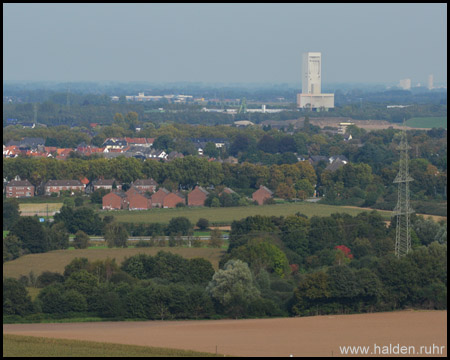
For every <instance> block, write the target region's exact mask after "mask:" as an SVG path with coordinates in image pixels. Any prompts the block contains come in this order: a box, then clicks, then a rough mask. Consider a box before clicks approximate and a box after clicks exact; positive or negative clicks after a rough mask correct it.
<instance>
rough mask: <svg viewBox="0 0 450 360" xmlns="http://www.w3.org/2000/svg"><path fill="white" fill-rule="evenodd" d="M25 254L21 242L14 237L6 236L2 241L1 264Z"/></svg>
mask: <svg viewBox="0 0 450 360" xmlns="http://www.w3.org/2000/svg"><path fill="white" fill-rule="evenodd" d="M26 252H27V250H25V249H24V248H23V243H22V241H20V240H19V238H18V237H17V236H15V235H8V236H7V237H5V238H4V239H3V262H5V261H9V260H14V259H17V258H18V257H19V256H22V255H24V254H25V253H26Z"/></svg>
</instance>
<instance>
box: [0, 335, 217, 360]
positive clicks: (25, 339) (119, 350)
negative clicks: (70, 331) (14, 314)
mask: <svg viewBox="0 0 450 360" xmlns="http://www.w3.org/2000/svg"><path fill="white" fill-rule="evenodd" d="M3 356H4V357H12V356H14V357H31V356H34V357H90V356H96V357H113V356H114V357H138V356H139V357H178V356H180V357H210V356H221V357H223V356H224V355H219V354H217V355H216V354H210V353H202V352H196V351H191V350H177V349H166V348H157V347H146V346H136V345H122V344H113V343H100V342H94V341H81V340H65V339H52V338H44V337H35V336H21V335H8V334H7V335H5V334H3Z"/></svg>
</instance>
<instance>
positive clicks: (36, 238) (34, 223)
mask: <svg viewBox="0 0 450 360" xmlns="http://www.w3.org/2000/svg"><path fill="white" fill-rule="evenodd" d="M10 235H15V236H17V237H18V238H19V240H20V241H21V242H22V244H23V247H24V249H26V250H28V251H29V252H30V253H32V254H34V253H42V252H46V251H48V250H49V244H48V236H47V233H46V232H45V231H44V228H43V226H42V225H41V223H40V222H39V220H38V219H37V217H31V216H22V217H21V218H20V219H19V220H17V221H16V222H15V223H14V225H13V226H12V227H11V231H10Z"/></svg>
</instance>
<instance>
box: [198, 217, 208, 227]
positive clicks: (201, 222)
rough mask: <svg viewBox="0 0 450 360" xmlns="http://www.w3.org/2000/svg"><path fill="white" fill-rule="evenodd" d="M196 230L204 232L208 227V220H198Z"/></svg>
mask: <svg viewBox="0 0 450 360" xmlns="http://www.w3.org/2000/svg"><path fill="white" fill-rule="evenodd" d="M196 225H197V226H198V228H199V229H200V230H206V229H207V228H208V227H209V220H208V219H204V218H200V219H198V221H197V224H196Z"/></svg>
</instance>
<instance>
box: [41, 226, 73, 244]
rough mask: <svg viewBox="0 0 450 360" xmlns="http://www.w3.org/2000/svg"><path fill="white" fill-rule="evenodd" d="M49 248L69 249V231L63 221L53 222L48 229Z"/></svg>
mask: <svg viewBox="0 0 450 360" xmlns="http://www.w3.org/2000/svg"><path fill="white" fill-rule="evenodd" d="M46 232H47V236H48V243H49V250H58V249H67V248H68V247H69V233H68V232H67V230H66V227H65V226H64V224H63V223H56V224H53V226H52V227H51V228H47V229H46Z"/></svg>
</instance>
